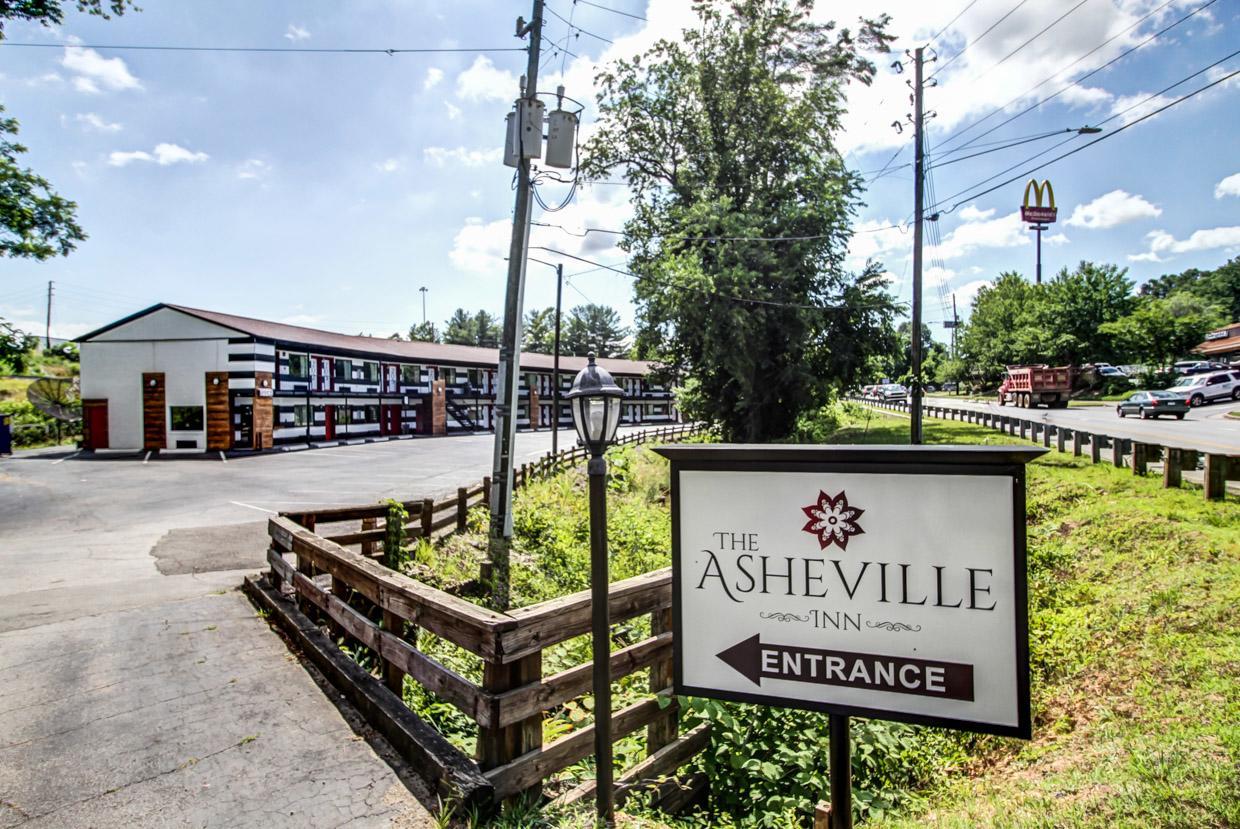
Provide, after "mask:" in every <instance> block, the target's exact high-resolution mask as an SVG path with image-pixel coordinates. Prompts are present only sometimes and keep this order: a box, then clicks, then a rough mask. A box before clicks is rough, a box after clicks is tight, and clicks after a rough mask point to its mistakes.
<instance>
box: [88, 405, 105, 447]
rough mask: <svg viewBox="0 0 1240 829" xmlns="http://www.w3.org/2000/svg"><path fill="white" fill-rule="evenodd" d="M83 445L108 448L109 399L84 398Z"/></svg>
mask: <svg viewBox="0 0 1240 829" xmlns="http://www.w3.org/2000/svg"><path fill="white" fill-rule="evenodd" d="M82 419H83V421H84V422H83V424H82V425H83V427H84V428H83V430H82V433H83V438H84V440H83V441H82V443H83V445H84V446H85V447H86V448H87V449H107V448H108V401H106V400H83V401H82Z"/></svg>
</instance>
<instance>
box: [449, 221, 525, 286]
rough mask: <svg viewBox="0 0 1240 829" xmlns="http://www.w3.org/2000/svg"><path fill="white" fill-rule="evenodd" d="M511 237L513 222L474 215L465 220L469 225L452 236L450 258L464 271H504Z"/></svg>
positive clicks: (489, 272) (487, 272) (490, 272)
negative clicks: (489, 219)
mask: <svg viewBox="0 0 1240 829" xmlns="http://www.w3.org/2000/svg"><path fill="white" fill-rule="evenodd" d="M511 240H512V222H509V221H507V220H505V219H497V220H495V221H493V222H487V223H483V221H482V219H479V218H477V217H472V218H469V219H466V220H465V226H464V227H463V228H461V229H460V230H459V231H458V232H457V234H456V237H455V238H454V239H453V240H452V250H451V252H449V253H448V258H449V259H451V260H452V264H453V265H455V266H456V267H457V268H458V269H460V270H462V271H469V272H471V273H481V274H492V273H502V272H503V269H504V267H505V262H504V258H505V257H506V256H507V255H508V244H509V242H510V241H511Z"/></svg>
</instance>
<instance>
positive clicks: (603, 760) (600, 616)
mask: <svg viewBox="0 0 1240 829" xmlns="http://www.w3.org/2000/svg"><path fill="white" fill-rule="evenodd" d="M588 360H589V362H588V363H587V364H586V367H585V368H583V369H582V370H581V371H579V372H577V376H576V377H575V378H573V387H572V388H571V389H569V391H568V393H567V394H566V395H564V397H565V399H566V400H568V403H569V407H570V408H571V409H572V413H573V426H574V427H575V428H576V429H577V438H578V440H580V441H581V443H582V445H584V446H585V447H586V448H587V449H588V450H589V452H590V460H589V463H588V465H587V467H586V471H587V472H588V473H589V478H590V615H591V631H592V634H593V651H594V765H595V774H596V777H595V781H596V783H595V803H596V810H597V814H598V820H599V822H600V823H602V824H604V825H606V826H611V825H612V821H613V819H614V817H615V805H614V802H613V792H612V767H611V766H612V760H611V619H610V614H609V613H608V607H607V599H608V596H607V593H608V590H607V588H608V583H609V581H610V579H609V576H608V572H607V570H608V568H607V461H606V459H604V457H603V453H604V452H606V451H607V447H608V446H610V445H611V443H612V441H613V440H615V437H616V427H617V426H619V425H620V401H621V400H622V399H623V397H624V392H623V391H622V390H621V389H620V387H619V386H617V385H616V384H615V382H614V381H613V380H612V379H611V374H610V373H608V371H607V370H606V369H603V368H599V367H598V366H597V365H595V364H594V354H590V355H588Z"/></svg>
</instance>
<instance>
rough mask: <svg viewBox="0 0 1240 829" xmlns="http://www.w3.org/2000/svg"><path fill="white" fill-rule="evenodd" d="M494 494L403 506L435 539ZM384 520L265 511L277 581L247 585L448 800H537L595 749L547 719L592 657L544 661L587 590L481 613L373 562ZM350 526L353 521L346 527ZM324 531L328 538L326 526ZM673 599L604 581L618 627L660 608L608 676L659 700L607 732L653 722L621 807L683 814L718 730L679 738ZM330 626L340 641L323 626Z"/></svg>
mask: <svg viewBox="0 0 1240 829" xmlns="http://www.w3.org/2000/svg"><path fill="white" fill-rule="evenodd" d="M696 432H697V429H696V427H693V426H675V427H665V428H660V429H657V430H653V431H649V432H643V433H640V434H637V435H629V436H626V437H624V438H622V439H621V440H620V441H618V442H620V443H639V442H645V441H652V440H658V441H673V440H678V439H682V438H684V437H688V436H689V435H691V434H694V433H696ZM584 458H585V450H584V449H582V448H574V449H570V450H568V451H565V452H561V453H560V454H559V455H556V456H547V457H543V458H541V459H539V460H538V461H535V462H533V463H527V464H524V465H522V466H521V467H520V468H519V469H518V470H516V478H515V481H516V485H517V486H522V485H524V484H525V483H527V482H529V481H532V480H534V479H535V478H538V477H543V476H549V475H552V474H554V473H555V472H556V471H558V470H560V469H563V468H565V467H567V466H568V465H570V464H572V463H575V462H577V461H580V460H583V459H584ZM488 490H489V481H486V480H484V481H483V483H482V484H480V485H478V486H474V487H468V488H465V487H463V488H461V489H459V490H458V491H457V495H456V497H455V498H449V499H445V500H439V501H436V500H432V499H425V500H418V501H409V502H406V503H405V504H404V506H405V509H406V510H407V512H408V515H409V516H410V518H409V526H408V529H409V530H412V531H413V532H412V533H411V534H413V535H415V536H417V535H420V536H422V537H427V538H429V537H431V536H433V535H434V534H436V533H441V532H448V531H453V530H457V529H462V528H464V526H465V520H466V515H467V513H468V510H469V508H470V507H471V506H475V505H477V504H481V503H485V499H486V496H487V495H488V494H489V493H488ZM387 515H388V507H387V506H386V505H382V504H381V505H364V506H352V507H335V508H331V509H323V510H316V511H308V512H299V513H289V514H282V515H280V516H278V517H275V518H272V519H270V521H269V522H268V533H269V535H270V538H271V546H270V548H269V550H268V554H267V560H268V562H269V564H270V565H271V570H270V573H269V574H267V576H266V578H267V580H268V583H267V584H264V583H262V581H261V580H259V579H249V580H247V583H246V588H247V591H248V592H249V593H250V595H251V596H252V597H253V598H254V599H255V601H256V602H257V603H258V604H259V605H260V606H261V607H263V608H265V609H266V610H267V611H268V612H269V613H270V614H271V616H273V617H274V619H275V621H277V622H278V623H279V624H280V625H281V627H282V628H283V629H284V630H285V631H286V632H287V633H288V634H289V635H290V636H291V637H292V638H293V639H294V641H295V642H296V643H297V644H298V645H299V647H301V649H302V650H303V651H304V652H305V653H306V654H307V656H309V657H310V658H311V659H312V660H313V661H314V662H315V663H316V664H317V665H318V666H319V667H320V668H321V669H323V670H324V672H325V673H326V674H327V675H328V677H329V678H330V679H331V680H332V681H333V682H334V683H335V684H336V685H337V687H339V688H340V689H341V691H342V692H343V693H345V694H346V696H348V697H350V699H351V700H352V701H353V702H354V704H355V705H356V706H357V707H358V708H359V710H361V711H362V713H363V714H364V715H365V716H366V717H367V719H368V721H369V722H370V723H371V725H373V726H375V727H376V728H378V729H379V730H380V731H381V732H383V733H384V734H385V735H386V736H387V737H388V738H389V740H390V741H391V742H392V743H393V744H394V745H395V746H396V747H397V749H398V750H400V751H401V752H402V753H403V754H404V755H405V757H406V758H407V759H408V760H409V761H410V762H411V763H412V764H413V765H414V766H415V767H416V768H417V769H418V770H419V771H420V772H421V773H422V774H423V775H424V776H425V777H426V778H428V779H429V780H431V781H432V782H434V783H435V784H436V785H437V786H438V788H439V790H440V792H441V794H443V795H444V796H445V797H448V798H452V799H454V800H456V801H458V802H460V803H463V804H469V805H477V806H481V807H484V808H490V807H494V806H495V805H497V804H499V803H502V802H504V801H507V800H509V799H511V798H514V797H516V796H519V795H524V794H535V795H537V794H539V793H541V790H542V785H543V782H544V780H546V779H547V778H548V777H550V776H552V775H554V774H555V773H557V772H559V771H562V770H563V769H565V768H567V767H569V766H571V765H573V764H575V763H577V762H579V761H581V760H582V759H584V758H586V757H588V756H590V755H592V754H593V752H594V728H593V726H592V725H590V726H586V727H582V728H577V729H575V730H573V731H571V732H569V733H568V734H566V735H564V736H560V737H558V738H557V739H555V740H553V741H551V742H549V743H546V744H544V742H543V716H544V713H545V712H547V711H552V710H555V709H557V708H558V707H559V706H562V705H564V704H565V703H568V702H569V701H572V700H574V699H578V698H580V697H583V696H585V695H587V694H589V693H590V692H591V683H592V671H591V665H590V664H589V663H587V664H582V665H577V666H575V667H572V668H569V669H568V670H564V671H560V672H558V673H555V674H553V675H550V676H545V675H544V669H543V652H544V650H545V649H547V648H550V647H552V646H553V645H556V644H559V643H561V642H565V641H567V640H569V639H572V638H574V637H577V636H583V635H586V634H588V633H589V632H590V621H591V616H590V594H589V592H588V591H585V592H581V593H575V594H572V595H569V596H563V597H560V598H556V599H552V600H550V601H546V602H541V603H539V604H536V605H533V606H529V607H523V608H518V609H514V610H509V611H507V612H497V611H493V610H489V609H487V608H484V607H481V606H478V605H476V604H473V603H471V602H469V601H467V600H465V599H463V598H460V597H459V596H457V595H454V594H451V593H448V592H445V591H443V590H438V589H435V588H433V587H431V586H429V585H427V584H424V583H422V582H419V581H417V580H416V579H413V578H410V577H409V576H406V575H404V574H403V573H399V572H397V571H395V570H392V569H389V568H388V567H385V566H384V565H383V564H381V563H380V562H379V561H377V560H376V558H377V557H378V556H377V555H376V548H377V547H380V546H381V540H382V539H383V537H384V534H385V533H386V527H385V526H383V525H384V523H385V522H386V519H387ZM343 524H349V525H351V526H348V527H345V528H344V529H345V530H346V531H338V530H337V529H336V528H339V527H340V526H341V525H343ZM358 524H360V526H352V525H358ZM329 527H331V528H332V531H331V532H330V534H328V533H325V530H326V529H327V528H329ZM379 555H381V553H380V554H379ZM290 598H291V599H292V601H290V600H289V599H290ZM671 601H672V590H671V573H670V570H668V569H662V570H657V571H654V572H651V573H646V574H643V575H640V576H637V577H635V578H631V579H627V580H625V581H620V582H616V583H614V584H612V585H611V587H610V598H609V608H610V612H611V620H612V623H613V624H618V623H623V622H625V621H628V620H632V619H636V618H638V617H641V616H649V617H650V636H649V637H647V638H645V639H642V640H641V641H638V642H635V643H633V644H630V645H627V646H626V647H623V648H621V649H619V650H616V651H614V652H613V653H612V656H611V671H612V677H613V680H618V679H621V678H623V677H626V676H629V675H631V674H634V673H636V672H638V671H642V670H646V671H648V675H649V683H648V688H649V691H650V694H651V696H649V697H647V698H644V699H642V700H640V701H638V702H635V703H633V704H631V705H629V706H627V707H625V708H623V709H621V710H618V711H615V712H613V714H612V734H613V739H617V740H618V739H620V738H622V737H625V736H627V735H630V734H633V733H635V732H637V731H639V730H641V729H645V740H646V756H645V758H644V759H643V760H641V761H640V762H638V763H637V764H636V765H634V766H633V767H632V768H629V769H627V770H625V771H624V772H623V773H622V774H621V775H619V776H618V778H617V780H616V797H617V802H620V803H623V801H624V800H625V799H626V798H627V797H628V796H629V795H630V794H632V793H633V792H634V791H637V790H639V789H642V790H653V792H654V797H655V800H656V802H658V803H660V805H662V806H663V807H664V808H667V809H670V810H675V809H677V808H679V807H680V806H682V805H683V804H684V803H685V802H687V801H688V800H689V799H691V798H692V797H694V796H696V794H697V793H698V792H699V791H700V790H701V789H702V788H703V787H704V785H705V781H704V779H703V778H701V777H700V776H693V777H690V778H688V779H687V780H677V779H675V778H674V775H675V773H676V770H677V769H678V768H679V767H680V766H682V765H683V764H684V763H685V762H687V761H688V760H689V759H690V758H692V757H693V756H694V755H695V754H697V753H698V752H699V751H701V750H702V749H703V748H705V746H706V744H707V740H708V738H709V731H708V727H707V726H706V725H701V726H698V727H696V728H693V729H690V730H688V731H687V732H685V733H681V729H680V716H679V711H678V710H677V704H676V701H675V699H674V698H672V697H671V696H670V686H671V683H672V632H671V628H672V625H671ZM324 627H326V628H327V629H328V630H329V631H331V632H332V634H333V636H328V635H327V634H326V633H324V630H323V629H324ZM422 632H426V633H429V634H433V635H435V636H437V637H440V638H442V639H444V640H446V641H448V642H451V643H452V644H454V645H456V646H457V647H459V648H461V649H463V650H464V651H467V652H468V653H470V654H472V655H473V656H474V657H476V658H477V659H478V661H479V668H480V671H479V672H478V673H479V674H480V676H481V681H480V682H476V681H474V680H472V679H470V678H468V677H466V676H463V675H462V674H461V673H458V672H457V671H454V670H453V669H451V668H449V667H448V666H446V665H444V664H442V663H441V662H439V661H438V660H436V659H434V658H432V657H431V656H429V655H427V654H426V653H423V652H422V651H421V650H419V648H418V637H419V634H420V633H422ZM338 637H343V638H344V640H345V641H346V642H347V643H348V645H349V646H350V647H355V646H356V645H358V644H360V645H363V646H365V648H367V649H369V651H370V652H371V653H372V654H373V655H374V657H375V659H376V660H377V665H378V674H379V675H378V676H375V675H372V674H371V673H369V672H367V671H365V670H363V669H362V668H361V666H360V665H359V664H358V663H357V662H356V661H354V660H353V659H351V658H350V657H349V656H348V655H346V654H345V653H343V652H342V651H341V649H340V648H339V647H338V646H337V644H336V638H338ZM405 677H408V678H410V679H411V680H413V681H414V682H417V683H419V684H420V685H421V686H422V687H423V688H425V689H426V690H427V691H429V692H430V693H432V694H433V695H434V696H435V697H437V698H438V699H439V700H442V701H444V702H447V703H449V704H451V705H453V706H455V707H456V708H457V709H459V710H460V711H461V712H462V713H464V714H465V716H467V717H468V718H470V719H472V720H473V721H474V723H476V725H477V727H478V739H477V747H476V751H475V754H474V756H472V757H471V756H468V755H466V754H465V753H463V752H461V751H460V750H459V749H457V748H456V747H455V746H453V745H452V744H451V743H450V742H449V741H448V740H447V739H445V738H444V737H443V735H441V734H440V733H439V732H437V731H436V730H435V729H434V728H433V727H431V726H430V725H429V724H427V723H426V722H425V721H423V720H422V719H420V718H419V717H417V716H416V715H415V714H414V713H413V712H412V711H411V710H410V709H409V708H407V707H406V706H405V705H404V703H403V700H402V689H403V687H404V681H405ZM592 793H593V784H592V783H585V784H582V785H581V786H578V787H577V788H575V789H573V790H571V791H568V792H566V793H564V794H562V795H560V798H559V800H560V801H561V802H563V803H565V804H567V803H571V802H574V801H576V800H579V799H581V798H583V797H586V796H588V795H591V794H592Z"/></svg>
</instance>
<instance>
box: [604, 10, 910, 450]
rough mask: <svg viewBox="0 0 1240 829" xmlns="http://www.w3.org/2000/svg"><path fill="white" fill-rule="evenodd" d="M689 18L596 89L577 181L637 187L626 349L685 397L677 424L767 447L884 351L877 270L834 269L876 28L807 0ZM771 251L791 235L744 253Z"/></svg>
mask: <svg viewBox="0 0 1240 829" xmlns="http://www.w3.org/2000/svg"><path fill="white" fill-rule="evenodd" d="M695 9H696V11H697V13H698V15H699V17H700V18H701V27H700V29H697V28H695V29H691V30H687V31H685V32H683V33H682V35H681V36H680V37H679V38H673V39H667V40H661V41H659V42H658V43H657V44H655V45H654V46H653V47H651V48H650V49H649V50H648V51H647V52H646V53H645V54H643V55H641V56H640V57H637V58H634V59H632V60H622V61H619V62H617V63H615V64H614V65H612V66H610V67H608V68H606V69H605V70H604V71H603V72H602V73H601V74H600V75H599V77H598V82H599V85H600V90H601V91H600V96H599V113H600V119H599V126H598V130H597V132H596V133H595V135H594V136H593V137H592V138H591V139H590V141H589V142H588V143H587V145H586V148H585V151H584V162H583V173H584V174H585V176H586V177H587V178H594V179H599V178H603V177H606V176H614V175H622V176H623V177H624V178H625V179H626V181H627V182H628V184H629V185H630V187H631V188H632V191H633V207H634V217H633V219H632V220H630V221H629V223H628V224H627V225H626V226H625V235H624V237H623V239H622V241H621V247H622V248H623V249H624V250H625V251H626V252H627V253H629V255H630V262H629V268H630V270H631V271H633V273H634V274H636V276H637V282H636V284H635V287H634V291H635V294H636V303H637V310H638V313H637V321H638V331H637V342H636V351H637V352H638V353H639V354H640V356H643V357H647V358H653V359H655V360H656V361H658V362H659V363H662V364H663V365H664V366H665V367H666V368H665V371H664V374H666V375H667V376H668V377H669V378H670V379H678V380H680V381H681V382H684V383H685V387H686V393H685V394H683V395H682V397H681V400H680V405H681V406H682V407H683V409H684V411H685V413H686V414H687V415H688V416H689V417H692V418H694V419H701V420H706V421H709V422H712V423H715V424H717V425H719V426H720V427H721V429H722V431H723V434H724V437H725V439H740V440H747V441H766V440H771V439H773V438H778V437H782V436H784V435H787V434H789V433H790V431H791V430H792V428H793V426H794V424H795V422H796V419H797V416H798V415H799V414H800V413H801V412H802V411H804V410H807V409H809V408H811V407H816V406H817V405H820V404H821V403H822V402H823V401H824V400H825V399H826V396H827V395H828V394H829V392H830V390H831V389H832V388H839V387H841V386H845V385H848V384H850V383H851V382H852V380H853V378H854V377H855V376H856V373H857V371H858V370H859V369H860V368H861V367H862V366H863V365H864V364H865V362H866V359H867V358H868V356H869V355H870V354H871V353H873V352H874V351H876V350H878V349H881V348H884V347H885V343H884V337H882V336H880V330H881V328H882V326H883V324H884V323H885V322H886V321H887V320H889V318H890V315H891V313H892V305H893V304H892V301H891V299H890V297H889V296H888V295H887V294H886V293H885V292H884V291H883V283H882V281H881V279H880V273H881V268H877V266H872V267H867V269H866V271H865V272H863V273H862V274H860V275H849V274H846V273H845V272H844V271H843V269H842V263H843V260H844V256H845V253H846V250H847V242H848V238H849V224H850V220H851V216H852V213H853V211H854V210H855V208H856V206H857V204H858V193H859V188H860V186H861V182H860V179H859V178H858V177H857V176H856V175H854V174H852V173H850V172H849V171H848V170H847V168H846V166H845V165H844V162H843V160H842V158H841V157H840V154H839V152H838V151H837V150H836V148H835V136H836V133H837V132H838V131H839V129H840V116H841V114H842V113H843V111H844V99H843V95H842V88H843V86H844V84H845V83H847V81H849V80H850V79H855V80H858V81H860V82H863V83H869V82H870V80H871V79H872V78H873V75H874V71H875V69H874V64H873V63H872V62H871V61H870V60H869V59H868V58H866V57H865V56H863V54H862V51H863V50H866V49H874V50H879V51H886V49H887V44H888V43H889V41H890V38H889V37H888V36H887V35H886V34H885V33H884V27H885V25H886V22H887V18H885V17H884V18H882V19H881V20H877V21H874V20H861V21H860V24H859V27H858V29H857V30H856V31H850V30H848V29H843V30H836V28H835V24H834V23H817V22H814V21H812V20H811V19H810V18H811V11H812V4H811V3H810V2H808V1H806V2H800V1H798V2H795V3H792V2H787V0H736V2H730V3H725V2H723V0H703V2H699V3H697V4H695ZM771 237H797V238H796V239H789V240H788V241H779V242H762V241H759V242H753V241H748V240H750V239H751V238H758V239H769V238H771ZM690 389H691V390H692V392H691V393H690V392H689V390H690Z"/></svg>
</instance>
